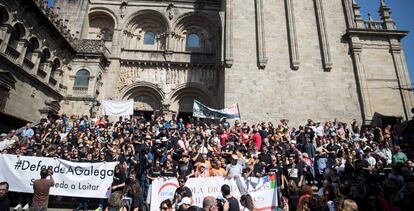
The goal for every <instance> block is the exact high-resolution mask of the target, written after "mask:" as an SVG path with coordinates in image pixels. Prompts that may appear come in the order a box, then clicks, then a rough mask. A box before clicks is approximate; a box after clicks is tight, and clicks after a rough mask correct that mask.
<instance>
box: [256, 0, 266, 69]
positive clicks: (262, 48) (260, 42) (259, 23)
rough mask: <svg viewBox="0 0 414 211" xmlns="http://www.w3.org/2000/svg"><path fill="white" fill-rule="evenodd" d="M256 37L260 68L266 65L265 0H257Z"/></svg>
mask: <svg viewBox="0 0 414 211" xmlns="http://www.w3.org/2000/svg"><path fill="white" fill-rule="evenodd" d="M255 6H256V29H257V30H256V37H257V54H258V55H257V58H258V64H259V68H262V69H264V68H265V67H266V63H267V58H266V42H265V28H264V26H263V25H264V20H263V19H264V18H263V0H256V5H255Z"/></svg>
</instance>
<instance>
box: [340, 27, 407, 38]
mask: <svg viewBox="0 0 414 211" xmlns="http://www.w3.org/2000/svg"><path fill="white" fill-rule="evenodd" d="M346 33H347V34H348V35H370V36H397V37H398V38H404V37H405V36H407V35H408V33H409V32H408V31H401V30H370V29H356V28H353V29H348V30H347V32H346Z"/></svg>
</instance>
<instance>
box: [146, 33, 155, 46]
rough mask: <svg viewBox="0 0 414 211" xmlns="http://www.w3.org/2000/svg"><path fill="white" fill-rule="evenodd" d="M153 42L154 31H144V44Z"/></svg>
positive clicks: (152, 43)
mask: <svg viewBox="0 0 414 211" xmlns="http://www.w3.org/2000/svg"><path fill="white" fill-rule="evenodd" d="M154 44H155V33H154V32H145V34H144V45H154Z"/></svg>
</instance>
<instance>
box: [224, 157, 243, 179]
mask: <svg viewBox="0 0 414 211" xmlns="http://www.w3.org/2000/svg"><path fill="white" fill-rule="evenodd" d="M238 160H239V157H238V156H237V155H235V154H233V155H231V163H230V164H228V165H227V168H226V174H227V177H230V178H237V177H241V176H242V174H243V166H242V165H240V164H239V162H238Z"/></svg>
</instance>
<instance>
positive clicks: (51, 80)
mask: <svg viewBox="0 0 414 211" xmlns="http://www.w3.org/2000/svg"><path fill="white" fill-rule="evenodd" d="M49 84H50V85H51V86H56V84H57V80H56V79H54V78H53V77H50V79H49Z"/></svg>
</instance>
